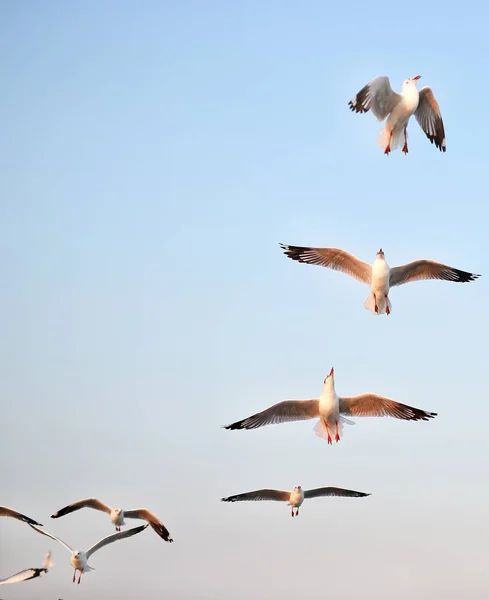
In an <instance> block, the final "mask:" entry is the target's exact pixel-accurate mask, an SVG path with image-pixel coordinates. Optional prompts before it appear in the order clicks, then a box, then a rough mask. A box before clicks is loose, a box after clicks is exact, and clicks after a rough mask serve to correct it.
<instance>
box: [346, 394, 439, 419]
mask: <svg viewBox="0 0 489 600" xmlns="http://www.w3.org/2000/svg"><path fill="white" fill-rule="evenodd" d="M339 404H340V413H341V414H342V415H348V416H351V417H394V418H395V419H403V420H404V421H420V420H421V421H427V420H428V419H432V418H434V417H436V415H437V413H433V412H428V411H425V410H422V409H420V408H414V407H412V406H408V405H407V404H401V403H400V402H395V401H394V400H390V399H389V398H384V396H377V394H360V396H352V397H349V398H340V402H339Z"/></svg>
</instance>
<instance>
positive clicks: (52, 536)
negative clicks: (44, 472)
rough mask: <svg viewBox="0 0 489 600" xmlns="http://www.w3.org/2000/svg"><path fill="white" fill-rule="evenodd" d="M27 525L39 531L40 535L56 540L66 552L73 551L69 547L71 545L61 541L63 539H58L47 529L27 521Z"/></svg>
mask: <svg viewBox="0 0 489 600" xmlns="http://www.w3.org/2000/svg"><path fill="white" fill-rule="evenodd" d="M29 527H32V529H35V530H36V531H37V532H38V533H41V534H42V535H45V536H47V537H49V538H51V539H52V540H55V541H56V542H58V543H59V544H61V545H62V546H64V547H65V548H66V549H67V550H68V552H73V548H71V546H68V544H67V543H66V542H63V540H60V539H59V538H57V537H56V536H55V535H53V534H52V533H49V532H48V531H44V529H39V527H36V526H35V525H31V524H30V523H29Z"/></svg>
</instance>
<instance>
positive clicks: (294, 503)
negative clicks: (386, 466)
mask: <svg viewBox="0 0 489 600" xmlns="http://www.w3.org/2000/svg"><path fill="white" fill-rule="evenodd" d="M321 496H343V497H349V498H364V497H365V496H370V494H365V493H364V492H354V491H353V490H344V489H343V488H337V487H322V488H315V489H314V490H303V489H302V487H301V486H300V485H297V486H296V487H295V488H294V489H293V490H292V491H291V492H288V491H287V490H271V489H264V490H255V491H254V492H246V493H244V494H236V495H235V496H228V497H227V498H221V502H242V501H246V500H255V501H256V500H276V501H277V502H287V504H288V505H289V506H291V507H292V516H293V517H294V516H295V517H298V516H299V507H300V506H301V505H302V503H303V502H304V500H305V499H306V498H319V497H321ZM294 508H295V514H294Z"/></svg>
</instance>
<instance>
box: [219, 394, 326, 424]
mask: <svg viewBox="0 0 489 600" xmlns="http://www.w3.org/2000/svg"><path fill="white" fill-rule="evenodd" d="M318 416H319V400H318V399H314V400H284V401H283V402H279V403H278V404H274V405H273V406H270V408H267V409H266V410H262V411H261V412H259V413H256V415H251V417H247V418H246V419H242V420H241V421H237V422H236V423H232V424H231V425H225V426H224V428H225V429H256V428H257V427H263V426H264V425H274V424H275V423H286V422H287V421H304V420H306V419H314V417H318Z"/></svg>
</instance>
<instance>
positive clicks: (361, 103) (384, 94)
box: [348, 77, 401, 121]
mask: <svg viewBox="0 0 489 600" xmlns="http://www.w3.org/2000/svg"><path fill="white" fill-rule="evenodd" d="M400 99H401V96H400V95H399V94H396V92H394V91H393V89H392V88H391V84H390V82H389V78H388V77H376V78H375V79H372V81H371V82H370V83H367V85H366V86H365V87H363V88H362V89H361V90H360V91H359V92H358V94H357V95H356V96H355V97H354V98H353V100H350V102H349V103H348V106H349V107H350V108H351V110H353V111H354V112H357V113H365V112H368V111H369V110H371V111H372V112H373V113H374V115H375V116H376V117H377V119H378V120H379V121H383V120H384V119H385V118H386V117H387V115H388V114H390V113H391V112H392V109H393V108H394V107H395V106H396V104H397V103H398V102H399V100H400Z"/></svg>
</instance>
